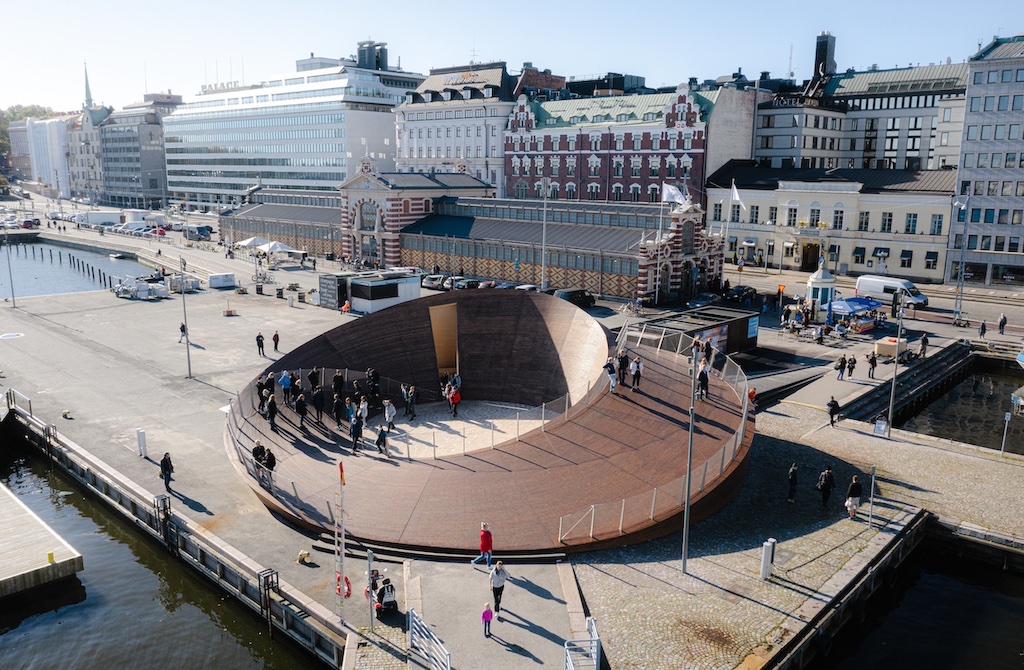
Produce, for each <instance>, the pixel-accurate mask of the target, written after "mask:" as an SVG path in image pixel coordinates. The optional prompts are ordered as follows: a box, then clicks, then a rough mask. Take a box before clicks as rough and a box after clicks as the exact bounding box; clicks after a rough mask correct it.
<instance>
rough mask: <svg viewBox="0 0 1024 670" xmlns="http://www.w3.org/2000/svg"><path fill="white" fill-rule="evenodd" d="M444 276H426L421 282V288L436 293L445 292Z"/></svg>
mask: <svg viewBox="0 0 1024 670" xmlns="http://www.w3.org/2000/svg"><path fill="white" fill-rule="evenodd" d="M444 280H445V276H444V275H426V276H424V277H423V279H421V280H420V286H422V287H423V288H429V289H431V290H434V291H443V290H444V286H443V284H444Z"/></svg>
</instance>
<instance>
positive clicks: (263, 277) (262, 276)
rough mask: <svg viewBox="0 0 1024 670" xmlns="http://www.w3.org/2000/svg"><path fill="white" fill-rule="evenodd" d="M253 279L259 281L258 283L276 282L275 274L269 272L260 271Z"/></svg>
mask: <svg viewBox="0 0 1024 670" xmlns="http://www.w3.org/2000/svg"><path fill="white" fill-rule="evenodd" d="M252 280H253V281H254V282H255V283H257V284H273V283H275V282H274V275H272V274H270V273H269V272H260V273H258V274H254V275H253V276H252Z"/></svg>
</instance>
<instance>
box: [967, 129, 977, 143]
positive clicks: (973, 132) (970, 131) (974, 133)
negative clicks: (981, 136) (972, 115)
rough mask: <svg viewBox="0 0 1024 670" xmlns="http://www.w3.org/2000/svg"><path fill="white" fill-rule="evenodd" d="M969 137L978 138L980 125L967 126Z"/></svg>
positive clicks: (969, 138) (970, 138)
mask: <svg viewBox="0 0 1024 670" xmlns="http://www.w3.org/2000/svg"><path fill="white" fill-rule="evenodd" d="M967 139H968V140H976V139H978V126H967Z"/></svg>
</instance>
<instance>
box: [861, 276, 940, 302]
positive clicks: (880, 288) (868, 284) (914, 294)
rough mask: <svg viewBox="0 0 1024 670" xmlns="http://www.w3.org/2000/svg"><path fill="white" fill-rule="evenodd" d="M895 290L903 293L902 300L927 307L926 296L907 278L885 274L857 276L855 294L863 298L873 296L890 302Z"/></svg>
mask: <svg viewBox="0 0 1024 670" xmlns="http://www.w3.org/2000/svg"><path fill="white" fill-rule="evenodd" d="M897 291H903V292H904V294H905V297H904V302H905V303H906V304H907V305H913V306H914V307H927V306H928V296H926V295H925V294H924V293H921V291H919V290H918V288H917V287H916V286H914V282H912V281H910V280H909V279H901V278H899V277H887V276H885V275H861V276H860V277H857V295H858V296H862V297H864V298H874V299H875V300H882V301H884V302H886V303H888V304H892V296H893V295H894V294H895V293H896V292H897Z"/></svg>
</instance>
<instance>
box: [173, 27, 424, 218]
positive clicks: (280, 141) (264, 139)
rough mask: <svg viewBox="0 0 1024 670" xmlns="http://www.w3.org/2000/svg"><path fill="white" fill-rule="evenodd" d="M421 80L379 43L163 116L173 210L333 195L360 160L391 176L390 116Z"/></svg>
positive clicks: (224, 86)
mask: <svg viewBox="0 0 1024 670" xmlns="http://www.w3.org/2000/svg"><path fill="white" fill-rule="evenodd" d="M423 79H424V77H423V75H420V74H416V73H411V72H405V71H403V70H401V69H399V68H391V67H389V66H388V62H387V49H386V45H385V44H384V43H379V42H360V43H359V53H358V56H355V57H351V58H347V59H333V58H323V57H315V56H313V55H312V54H310V57H309V58H308V59H302V60H299V61H296V71H295V72H293V73H289V74H286V75H283V76H280V77H276V78H273V79H269V80H266V81H262V82H260V83H258V84H252V85H245V84H244V83H242V82H224V83H219V84H213V85H209V86H204V87H203V91H202V92H201V93H200V94H199V95H197V96H195V97H194V98H192V99H191V100H189V101H188V103H187V104H185V105H182V106H181V107H179V108H178V109H177V110H176V111H175V112H174V113H173V114H171V115H170V116H168V117H166V118H165V119H164V128H165V141H166V150H167V163H166V169H167V183H168V192H169V199H170V202H171V203H172V204H184V205H186V206H187V207H189V208H190V209H201V210H210V209H217V210H219V209H222V208H223V207H225V206H228V205H231V204H235V203H241V202H242V201H243V199H244V196H245V192H246V189H248V188H250V187H252V186H255V185H262V186H264V187H267V188H272V189H300V190H323V191H331V190H333V189H334V188H335V187H336V186H337V185H338V184H340V183H341V182H343V181H345V180H346V179H347V178H348V177H349V176H350V169H349V166H350V165H353V164H354V162H355V161H358V160H359V159H360V158H362V157H364V156H369V157H371V158H374V159H375V160H376V162H377V164H378V165H380V166H381V167H382V169H386V170H393V169H394V155H395V146H394V135H395V121H394V115H393V113H392V109H393V108H394V107H395V105H397V104H399V103H400V102H401V101H402V100H404V99H405V94H406V92H407V91H410V90H414V89H415V88H416V87H417V86H418V85H419V83H420V82H421V81H423Z"/></svg>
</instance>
